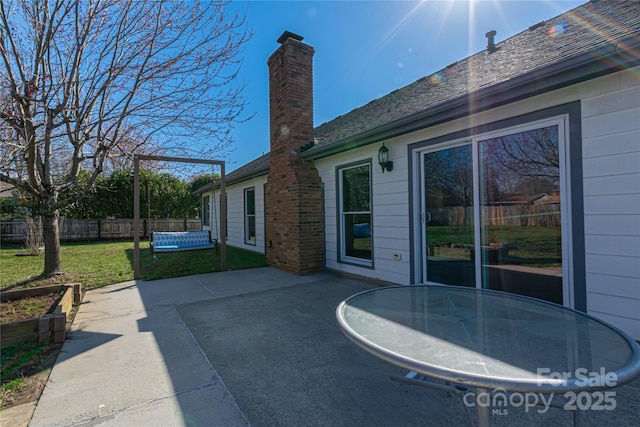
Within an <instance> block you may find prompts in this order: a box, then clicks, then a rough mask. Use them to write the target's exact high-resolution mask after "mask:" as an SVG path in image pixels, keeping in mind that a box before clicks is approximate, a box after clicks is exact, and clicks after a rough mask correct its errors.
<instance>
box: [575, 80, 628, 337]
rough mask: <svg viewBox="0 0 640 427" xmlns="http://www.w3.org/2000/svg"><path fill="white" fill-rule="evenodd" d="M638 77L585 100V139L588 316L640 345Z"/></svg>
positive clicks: (614, 83) (611, 82) (609, 83)
mask: <svg viewBox="0 0 640 427" xmlns="http://www.w3.org/2000/svg"><path fill="white" fill-rule="evenodd" d="M637 71H638V69H637V68H636V70H635V73H636V74H635V75H633V74H632V72H633V70H632V71H631V72H625V73H618V74H617V75H615V76H617V77H618V79H613V78H612V77H614V76H609V77H606V78H602V79H598V80H600V83H607V84H606V85H602V84H601V85H600V89H601V90H602V89H603V86H604V87H606V88H607V89H608V90H607V92H606V93H604V94H599V95H597V96H593V97H589V98H584V99H583V100H582V101H583V102H582V113H583V126H582V136H583V169H584V170H583V173H584V177H585V179H584V208H585V212H584V213H585V252H586V271H587V308H588V312H589V313H590V314H593V315H595V316H597V317H600V318H602V319H603V320H605V321H608V322H610V323H612V324H613V325H615V326H618V327H620V328H621V329H623V330H625V331H626V332H627V333H629V334H630V335H631V336H632V337H633V338H635V339H640V78H639V77H638V75H637ZM597 83H598V81H594V82H592V84H597Z"/></svg>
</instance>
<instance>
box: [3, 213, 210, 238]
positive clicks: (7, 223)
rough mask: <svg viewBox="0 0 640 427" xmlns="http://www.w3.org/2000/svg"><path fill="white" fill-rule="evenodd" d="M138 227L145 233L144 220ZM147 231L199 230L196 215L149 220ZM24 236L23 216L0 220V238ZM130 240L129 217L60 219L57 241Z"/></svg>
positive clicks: (131, 236) (143, 234) (130, 223)
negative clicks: (21, 217) (192, 216)
mask: <svg viewBox="0 0 640 427" xmlns="http://www.w3.org/2000/svg"><path fill="white" fill-rule="evenodd" d="M141 223H144V224H143V225H144V226H143V227H140V229H141V230H142V231H141V235H142V236H144V237H146V236H147V227H146V226H147V220H144V221H141ZM150 226H151V231H185V229H186V231H197V230H200V229H201V224H200V219H199V218H161V219H151V223H150ZM26 235H27V225H26V222H25V220H23V219H10V220H3V221H0V241H2V242H5V243H22V242H24V239H25V236H26ZM116 239H133V218H122V219H100V220H98V219H95V220H91V219H90V220H87V219H69V218H63V219H61V221H60V240H62V241H79V240H116Z"/></svg>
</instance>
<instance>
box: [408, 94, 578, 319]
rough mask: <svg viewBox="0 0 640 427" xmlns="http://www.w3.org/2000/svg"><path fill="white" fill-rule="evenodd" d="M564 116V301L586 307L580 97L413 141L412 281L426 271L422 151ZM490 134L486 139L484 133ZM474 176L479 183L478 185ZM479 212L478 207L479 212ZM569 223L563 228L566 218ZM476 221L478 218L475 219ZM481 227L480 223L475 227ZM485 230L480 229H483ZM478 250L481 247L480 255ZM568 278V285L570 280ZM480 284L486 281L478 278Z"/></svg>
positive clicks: (410, 151) (417, 280)
mask: <svg viewBox="0 0 640 427" xmlns="http://www.w3.org/2000/svg"><path fill="white" fill-rule="evenodd" d="M561 117H564V118H565V119H564V136H565V141H564V145H565V147H564V150H561V151H564V153H563V155H561V176H563V178H561V186H562V189H561V191H563V193H561V200H562V205H561V206H562V218H563V223H562V224H563V231H562V233H563V234H562V237H563V244H562V254H563V301H564V305H565V306H568V307H571V308H575V309H577V310H580V311H586V309H587V307H586V269H585V237H584V202H583V190H582V179H583V177H582V132H581V105H580V102H579V101H576V102H572V103H568V104H563V105H559V106H555V107H550V108H547V109H544V110H539V111H535V112H532V113H527V114H524V115H521V116H516V117H512V118H508V119H504V120H499V121H495V122H490V123H486V124H482V125H478V126H475V127H472V128H467V129H464V130H461V131H457V132H453V133H449V134H446V135H442V136H438V137H435V138H432V139H428V140H425V141H421V142H417V143H414V144H409V145H408V146H407V156H408V160H409V161H408V166H409V171H408V172H409V174H408V178H409V179H408V184H409V204H410V206H409V216H410V218H409V228H410V239H411V244H410V251H411V257H410V259H411V283H414V284H418V283H421V282H422V281H423V280H422V274H423V271H424V270H423V262H424V261H423V251H424V250H423V248H422V246H423V245H422V242H423V238H424V236H423V235H422V234H423V228H424V227H423V226H422V220H423V218H421V213H422V212H423V210H422V203H423V201H422V196H421V194H420V191H421V188H422V183H421V175H422V165H421V159H422V154H421V153H423V152H425V151H429V150H432V149H434V148H436V147H438V148H446V147H452V146H456V145H460V144H462V143H464V142H465V141H473V140H475V139H478V138H480V137H482V138H484V137H485V136H486V135H489V134H495V133H502V132H503V131H504V132H507V133H508V131H509V130H510V129H515V131H517V130H518V129H524V128H529V125H535V124H536V122H544V121H549V120H553V119H556V118H561ZM485 139H486V138H485ZM473 155H474V177H475V176H477V171H476V170H475V168H477V159H476V158H475V156H476V155H477V153H476V150H475V149H474V153H473ZM476 181H477V180H476V179H475V178H474V185H477V182H476ZM477 197H479V195H478V192H477V191H476V190H475V189H474V204H475V205H476V206H477V202H478V199H477ZM476 215H478V216H479V213H477V209H476V210H475V212H474V216H476ZM565 218H566V219H568V220H569V221H568V224H567V226H566V227H564V222H565V221H564V219H565ZM474 222H475V218H474ZM476 228H477V227H476ZM565 229H566V230H565ZM479 232H480V230H476V233H479ZM479 255H480V254H479V251H476V257H478V256H479ZM565 281H566V284H565ZM476 286H481V284H480V283H476Z"/></svg>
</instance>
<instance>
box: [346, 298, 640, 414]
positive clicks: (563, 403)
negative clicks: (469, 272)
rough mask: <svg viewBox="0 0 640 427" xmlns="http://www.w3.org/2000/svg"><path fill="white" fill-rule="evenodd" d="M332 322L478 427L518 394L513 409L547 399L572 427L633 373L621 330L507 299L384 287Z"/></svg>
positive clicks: (639, 357) (635, 356)
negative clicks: (456, 404) (451, 399)
mask: <svg viewBox="0 0 640 427" xmlns="http://www.w3.org/2000/svg"><path fill="white" fill-rule="evenodd" d="M336 316H337V320H338V325H339V327H340V329H341V330H342V332H343V333H344V334H345V335H346V336H347V337H348V338H349V339H350V340H351V341H353V342H354V343H355V344H357V345H358V346H360V347H362V348H363V349H364V350H366V351H368V352H370V353H372V354H374V355H375V356H377V357H379V358H382V359H384V360H386V361H388V362H390V363H392V364H395V365H398V366H401V367H404V368H406V369H408V370H410V372H409V374H407V375H406V376H392V378H393V379H395V380H398V381H403V382H406V383H409V384H416V385H421V386H426V387H431V388H435V389H438V390H442V391H446V392H450V393H454V394H455V395H457V396H458V397H460V398H461V399H462V400H463V403H464V406H465V409H466V410H467V414H468V416H469V421H470V423H472V424H473V419H472V417H473V414H472V412H471V409H470V408H473V407H475V408H476V410H477V417H478V424H480V425H488V424H489V417H490V408H491V407H492V405H493V409H492V410H493V411H494V413H496V412H495V410H496V402H498V405H497V406H500V405H501V404H505V405H506V403H507V402H508V401H509V399H510V397H511V396H514V395H515V394H516V393H519V394H520V396H518V399H515V400H512V401H511V403H513V402H516V403H518V402H520V403H521V404H527V405H529V404H542V403H544V401H540V400H538V399H537V398H538V397H547V398H549V401H550V402H551V403H550V405H551V406H556V407H561V408H564V409H570V410H573V413H574V423H575V424H579V420H580V417H579V412H580V410H581V409H605V410H606V409H612V407H611V406H612V405H613V408H615V400H614V399H613V396H615V393H613V395H612V394H610V393H611V392H607V391H605V392H598V390H606V389H610V388H612V387H616V386H619V385H622V384H625V383H627V382H629V381H631V380H632V379H633V378H635V377H636V376H638V375H640V348H639V346H638V344H637V343H636V342H635V341H634V340H633V339H631V338H630V337H629V336H628V335H626V334H625V333H624V332H622V331H620V330H618V329H617V328H615V327H613V326H610V325H608V324H606V323H604V322H602V321H600V320H598V319H595V318H593V317H591V316H589V315H586V314H584V313H582V312H579V311H576V310H572V309H569V308H566V307H564V306H561V305H557V304H553V303H548V302H545V301H542V300H538V299H533V298H529V297H523V296H519V295H514V294H509V293H505V292H498V291H492V290H484V289H475V288H465V287H457V286H447V285H442V286H439V285H409V286H389V287H381V288H376V289H371V290H367V291H364V292H361V293H358V294H355V295H353V296H351V297H349V298H347V299H346V300H345V301H343V302H342V303H340V305H339V306H338V308H337V310H336ZM433 379H439V380H442V381H443V382H444V383H442V382H436V381H433ZM584 393H588V396H587V395H585V394H584ZM520 397H522V398H525V397H526V398H527V399H528V401H527V402H526V403H525V402H524V401H522V400H520ZM593 405H600V406H601V407H600V408H595V407H593ZM498 413H499V412H498Z"/></svg>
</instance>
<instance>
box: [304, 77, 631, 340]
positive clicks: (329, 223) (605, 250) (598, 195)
mask: <svg viewBox="0 0 640 427" xmlns="http://www.w3.org/2000/svg"><path fill="white" fill-rule="evenodd" d="M639 76H640V67H636V68H635V69H632V70H628V71H625V72H620V73H616V74H612V75H608V76H604V77H601V78H598V79H596V80H592V81H589V82H585V83H581V84H578V85H574V86H572V87H569V88H564V89H561V90H557V91H554V92H551V93H548V94H544V95H540V96H536V97H533V98H530V99H527V100H524V101H520V102H517V103H514V104H510V105H505V106H502V107H499V108H496V109H493V110H488V111H483V112H482V113H478V114H475V115H473V116H471V117H466V118H464V119H459V120H455V121H452V122H449V123H444V124H441V125H438V126H434V127H432V128H429V129H424V130H421V131H418V132H415V133H413V134H409V135H403V136H401V137H398V138H394V139H392V140H389V141H385V144H386V146H387V147H388V148H389V150H390V153H389V154H390V155H389V158H390V159H391V160H392V161H393V162H394V170H393V171H392V172H386V173H384V174H383V173H382V172H381V170H380V167H379V166H378V165H377V150H378V148H379V147H380V146H381V145H382V143H379V144H373V145H371V146H368V147H363V148H359V149H356V150H352V151H350V152H348V153H341V154H338V155H335V156H331V157H329V158H325V159H320V160H317V161H316V166H317V168H318V171H319V172H320V176H321V177H322V180H323V182H324V183H325V215H326V216H325V234H326V258H327V267H328V268H331V269H335V270H339V271H344V272H348V273H353V274H358V275H361V276H365V277H371V278H375V279H381V280H385V281H389V282H394V283H401V284H405V283H410V278H411V271H410V259H409V257H410V248H409V244H410V239H409V223H408V221H409V219H408V218H409V199H410V197H411V195H410V194H409V191H408V179H409V178H410V177H409V176H408V162H409V160H410V159H409V158H408V157H407V145H408V144H411V143H415V142H420V141H424V140H427V139H431V138H435V137H438V136H442V135H446V134H449V133H452V132H456V131H460V130H464V129H468V128H470V127H471V126H472V125H481V124H484V123H491V122H495V121H497V120H502V119H506V118H510V117H516V116H518V115H521V114H526V113H530V112H534V111H538V110H541V109H544V108H548V107H552V106H557V105H561V104H564V103H568V102H573V101H577V100H580V101H581V109H582V137H583V147H582V150H583V176H584V207H585V212H584V215H585V216H584V221H585V241H586V243H585V246H586V247H585V250H586V270H587V283H586V288H587V308H588V312H589V313H590V314H593V315H595V316H597V317H599V318H601V319H603V320H605V321H607V322H610V323H612V324H613V325H615V326H617V327H619V328H621V329H622V330H624V331H626V332H627V333H629V334H630V335H631V336H632V337H633V338H635V339H637V340H640V77H639ZM369 159H372V162H373V175H372V186H373V203H372V209H373V257H374V260H373V264H374V268H373V269H370V268H363V267H358V266H353V265H349V264H343V263H340V262H338V259H337V244H338V241H337V238H338V237H337V230H336V183H335V167H336V166H341V165H345V164H348V163H352V162H356V161H361V160H362V161H368V160H369ZM394 253H398V254H400V256H401V260H395V259H394V257H393V255H394Z"/></svg>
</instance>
